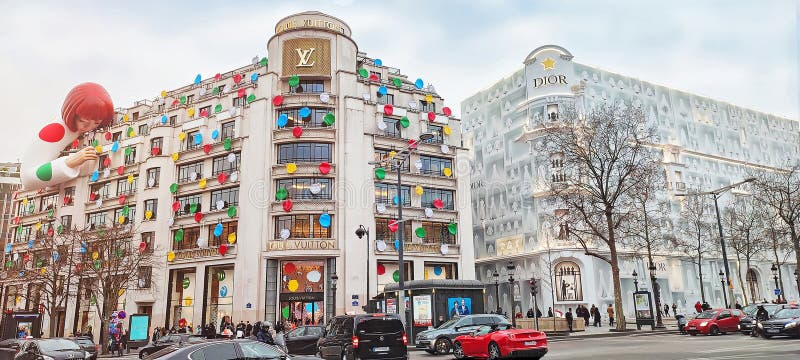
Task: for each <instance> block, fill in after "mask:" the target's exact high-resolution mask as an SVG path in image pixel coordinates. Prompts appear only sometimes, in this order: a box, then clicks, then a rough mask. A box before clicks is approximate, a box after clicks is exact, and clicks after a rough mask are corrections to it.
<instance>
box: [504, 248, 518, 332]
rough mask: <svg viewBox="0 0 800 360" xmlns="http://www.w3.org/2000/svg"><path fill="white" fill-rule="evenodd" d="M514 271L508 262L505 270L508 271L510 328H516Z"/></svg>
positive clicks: (511, 264)
mask: <svg viewBox="0 0 800 360" xmlns="http://www.w3.org/2000/svg"><path fill="white" fill-rule="evenodd" d="M514 269H516V266H514V263H513V262H511V261H509V262H508V265H506V270H508V299H509V300H510V302H511V326H513V327H517V313H516V311H514Z"/></svg>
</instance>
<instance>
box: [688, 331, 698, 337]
mask: <svg viewBox="0 0 800 360" xmlns="http://www.w3.org/2000/svg"><path fill="white" fill-rule="evenodd" d="M689 335H691V336H697V333H695V332H690V333H689Z"/></svg>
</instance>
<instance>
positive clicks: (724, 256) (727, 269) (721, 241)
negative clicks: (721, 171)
mask: <svg viewBox="0 0 800 360" xmlns="http://www.w3.org/2000/svg"><path fill="white" fill-rule="evenodd" d="M755 180H756V178H748V179H745V180H743V181H740V182H738V183H735V184H731V185H728V186H723V187H721V188H719V189H716V190H711V191H706V192H697V193H686V194H676V196H700V195H711V196H713V197H714V210H715V211H716V213H717V228H718V229H719V244H720V247H721V248H722V262H723V265H725V273H726V274H730V273H731V271H730V266H729V265H728V253H727V251H726V248H725V236H724V235H723V233H722V220H721V219H720V216H719V204H718V202H717V200H718V199H719V197H720V196H722V194H724V193H725V192H727V191H728V190H730V189H733V188H735V187H737V186H739V185H742V184H746V183H749V182H752V181H755ZM725 282H726V283H727V286H728V290H727V291H728V292H729V293H730V294H729V295H730V298H731V300H733V298H734V297H733V284H731V278H730V277H726V278H725ZM700 286H703V284H700ZM723 291H725V290H724V289H723ZM726 297H727V295H726ZM725 307H727V308H732V307H733V306H730V304H728V301H727V300H726V301H725Z"/></svg>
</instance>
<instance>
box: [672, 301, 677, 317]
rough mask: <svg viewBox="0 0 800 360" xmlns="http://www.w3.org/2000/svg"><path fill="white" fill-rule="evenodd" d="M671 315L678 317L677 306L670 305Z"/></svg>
mask: <svg viewBox="0 0 800 360" xmlns="http://www.w3.org/2000/svg"><path fill="white" fill-rule="evenodd" d="M672 315H678V305H675V303H672Z"/></svg>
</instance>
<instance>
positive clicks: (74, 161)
mask: <svg viewBox="0 0 800 360" xmlns="http://www.w3.org/2000/svg"><path fill="white" fill-rule="evenodd" d="M90 160H97V151H96V150H95V149H94V148H93V147H91V146H87V147H85V148H83V149H81V150H79V151H78V152H76V153H74V154H72V155H70V156H69V157H68V158H67V161H66V163H67V166H69V167H71V168H73V169H76V168H78V167H79V166H81V165H83V163H85V162H87V161H90Z"/></svg>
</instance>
